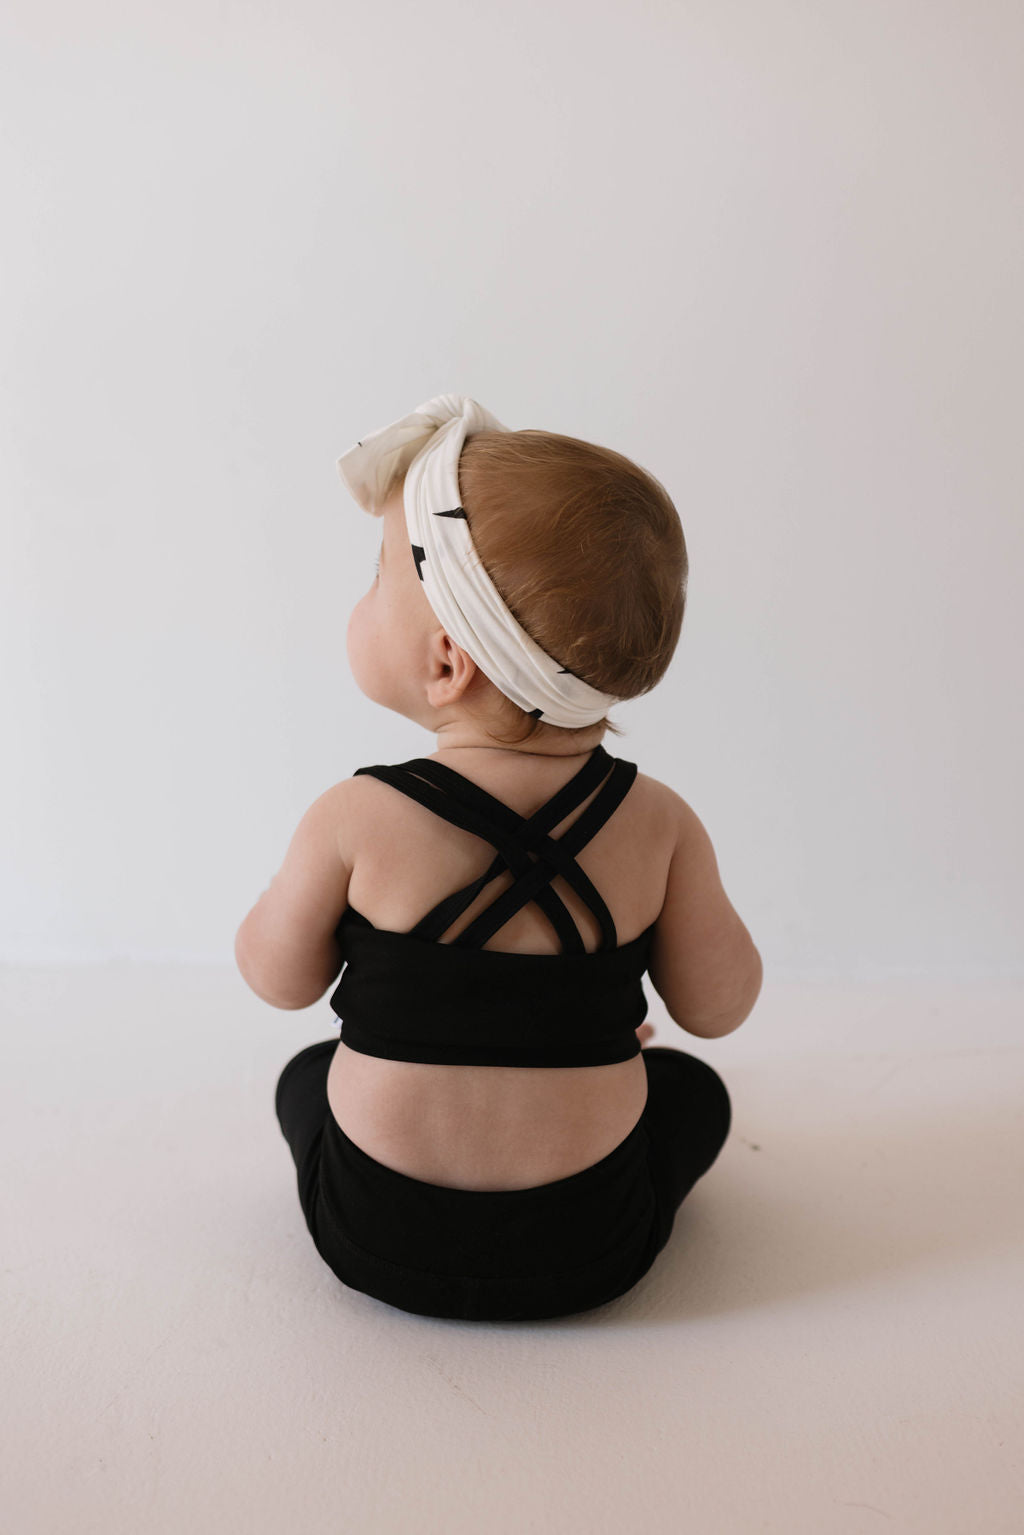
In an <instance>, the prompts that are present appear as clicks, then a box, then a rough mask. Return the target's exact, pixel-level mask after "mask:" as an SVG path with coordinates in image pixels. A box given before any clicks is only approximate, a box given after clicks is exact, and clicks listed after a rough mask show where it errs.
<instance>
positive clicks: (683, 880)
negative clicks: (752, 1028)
mask: <svg viewBox="0 0 1024 1535" xmlns="http://www.w3.org/2000/svg"><path fill="white" fill-rule="evenodd" d="M663 787H664V788H666V789H667V792H668V794H669V796H670V798H671V801H672V803H673V809H674V820H675V827H676V844H675V849H674V851H673V854H672V863H671V865H670V867H669V875H668V886H667V889H666V892H665V904H664V906H663V907H662V910H661V913H660V915H659V917H658V920H657V922H656V924H655V929H654V942H653V944H652V946H651V957H650V963H649V965H648V974H649V975H650V978H651V982H652V984H653V986H654V989H655V991H656V992H657V993H658V995H659V996H660V997H661V999H662V1001H663V1002H664V1003H665V1006H666V1007H667V1008H668V1011H669V1016H670V1017H671V1018H672V1020H673V1022H675V1023H677V1024H678V1025H679V1027H680V1028H681V1029H685V1030H686V1032H687V1033H688V1034H696V1035H697V1036H698V1037H699V1038H702V1039H717V1038H718V1037H719V1036H720V1035H722V1034H731V1033H732V1031H733V1029H738V1028H739V1026H740V1024H741V1023H742V1022H743V1021H744V1019H745V1018H747V1017H748V1015H749V1014H750V1012H751V1011H752V1010H753V1006H754V1003H755V1002H756V1001H757V998H758V996H759V995H760V991H761V983H762V980H763V977H764V967H763V965H762V962H761V955H760V954H759V952H758V950H757V948H756V947H755V945H754V940H753V939H752V938H751V936H750V934H749V932H748V931H747V928H746V926H745V925H744V923H743V920H742V918H741V917H740V915H739V913H738V912H737V911H736V909H735V907H734V906H733V905H732V902H731V901H730V900H729V897H728V896H727V895H726V893H725V890H724V889H723V887H722V880H721V876H720V874H719V872H718V860H717V859H716V857H715V850H714V848H713V847H712V845H711V839H710V837H709V836H708V834H707V832H706V831H705V829H704V827H703V825H702V824H701V821H700V819H699V817H698V816H697V815H696V813H695V812H694V811H693V810H691V808H690V806H689V805H688V804H687V803H686V801H685V800H684V799H682V798H680V796H679V795H678V794H676V792H675V790H673V789H668V787H667V785H663Z"/></svg>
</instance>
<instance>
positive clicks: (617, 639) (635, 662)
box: [348, 430, 688, 754]
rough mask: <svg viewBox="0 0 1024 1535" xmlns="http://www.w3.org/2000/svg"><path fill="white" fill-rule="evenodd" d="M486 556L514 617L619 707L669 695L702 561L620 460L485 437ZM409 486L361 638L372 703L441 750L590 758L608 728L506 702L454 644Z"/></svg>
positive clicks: (543, 442) (661, 502) (351, 648)
mask: <svg viewBox="0 0 1024 1535" xmlns="http://www.w3.org/2000/svg"><path fill="white" fill-rule="evenodd" d="M458 481H459V491H460V497H461V505H462V508H463V509H464V511H465V514H466V522H467V524H468V528H469V532H470V536H471V538H472V542H473V547H474V549H475V550H476V553H477V554H478V556H479V559H480V562H481V564H482V565H483V567H484V569H485V570H486V572H487V575H488V576H489V577H490V580H491V581H492V583H493V585H494V587H495V588H496V589H497V591H498V593H499V594H500V596H501V598H502V600H503V601H504V603H505V606H506V607H507V608H508V609H509V610H510V611H511V613H512V614H513V616H514V617H515V619H516V620H517V622H518V623H519V624H520V625H521V626H522V628H523V629H524V630H525V631H526V633H527V634H528V635H529V636H530V637H531V638H532V639H533V640H534V641H535V642H536V644H537V645H539V646H540V647H541V649H542V650H543V651H545V652H546V653H547V654H548V655H549V656H551V657H552V658H553V659H555V660H556V661H557V662H558V663H559V665H560V666H562V667H565V668H566V669H567V670H568V671H570V672H572V673H573V674H574V675H575V676H577V677H580V678H582V679H583V680H584V681H585V682H587V683H589V684H590V686H591V687H593V688H596V689H598V690H599V691H600V692H603V693H608V694H611V695H613V696H614V697H615V698H619V699H628V698H637V697H640V696H641V695H642V694H644V693H647V692H649V691H650V690H651V689H652V688H653V687H655V686H656V684H657V683H658V682H660V680H661V678H662V677H663V676H664V674H665V672H666V671H667V669H668V666H669V663H670V661H671V659H672V656H673V654H674V652H675V649H676V645H677V644H678V641H679V636H680V632H681V629H682V623H683V613H684V609H685V605H686V584H687V575H688V560H687V552H686V541H685V538H684V536H683V529H682V526H681V524H680V521H679V516H678V513H677V512H676V509H675V507H674V506H673V504H672V501H671V499H670V497H669V495H668V493H667V492H666V491H665V489H664V487H663V486H662V485H661V484H660V482H659V481H657V480H656V479H654V477H653V476H652V475H650V474H648V473H647V472H646V471H645V470H643V469H641V468H640V467H639V466H638V465H637V464H634V463H633V462H631V461H630V460H629V459H628V458H625V457H623V455H622V454H620V453H616V452H614V451H613V450H612V449H610V448H604V447H599V446H597V445H595V444H593V443H589V442H583V441H581V440H580V439H578V438H575V437H564V436H560V435H558V434H556V433H554V432H544V431H536V430H528V431H520V432H509V431H484V432H478V433H476V434H475V435H473V436H471V437H469V438H467V440H466V442H465V443H464V445H463V448H462V452H461V455H460V457H459V461H458ZM403 486H404V477H403V478H400V479H398V480H396V481H395V482H394V484H393V485H392V486H391V488H390V490H389V492H388V495H387V499H386V501H385V502H384V503H383V507H382V513H381V522H382V553H381V559H380V566H379V571H378V575H377V577H376V578H375V580H374V583H373V585H372V587H371V589H370V591H369V592H367V594H366V596H364V597H363V598H362V600H361V601H360V602H359V603H358V604H357V605H356V607H355V609H354V610H353V613H352V616H351V618H350V620H349V626H348V653H349V660H350V663H351V666H352V671H353V675H354V676H355V679H356V681H357V683H358V684H359V686H360V688H361V689H362V690H363V692H364V693H366V694H367V696H368V697H370V698H373V699H375V700H376V701H377V702H378V703H381V704H383V705H384V706H385V707H387V708H391V709H395V710H396V711H397V712H398V713H400V714H403V715H405V716H406V717H407V718H410V719H414V720H416V721H417V723H419V724H422V725H424V726H425V728H426V729H428V730H431V731H435V732H437V735H438V745H439V747H444V746H446V745H448V744H452V745H464V744H465V745H483V746H486V745H490V744H493V745H495V746H505V747H508V746H514V747H516V748H517V749H524V748H525V749H527V750H536V751H551V752H559V753H566V754H572V753H573V752H576V751H585V750H590V749H592V747H593V746H594V745H596V744H597V743H598V742H599V741H600V739H601V737H602V736H603V734H604V732H605V731H606V730H610V731H611V732H612V733H613V734H615V735H621V734H622V731H621V730H620V729H619V727H618V726H616V725H614V724H613V723H612V721H611V720H610V719H609V718H608V716H607V715H606V716H605V717H604V718H603V719H601V720H598V721H597V722H596V723H594V724H590V725H586V726H581V727H579V728H577V729H569V728H566V727H563V726H558V725H552V724H550V723H545V722H542V721H541V720H539V719H536V718H534V717H532V716H531V715H529V714H527V712H526V711H525V710H524V709H522V708H520V707H519V705H518V704H516V703H515V702H514V701H513V700H512V699H510V698H508V697H507V696H506V695H505V694H503V693H501V692H500V691H499V690H498V688H497V687H495V685H494V684H493V683H492V682H491V681H490V679H489V678H487V677H486V676H485V675H484V673H483V671H482V670H481V669H480V667H479V666H477V665H476V663H475V662H474V661H473V660H472V658H471V657H470V656H469V655H468V654H467V653H466V651H465V650H463V649H462V648H461V647H460V646H458V645H457V644H456V643H455V642H454V640H452V638H451V637H450V636H449V635H448V634H447V633H446V632H445V629H444V626H443V624H442V623H441V622H440V620H439V619H438V617H437V615H436V614H435V613H434V611H433V609H432V608H431V605H430V603H429V602H428V600H427V597H426V594H425V592H424V589H423V584H422V581H421V579H420V576H419V574H418V572H417V568H416V559H415V557H414V554H413V550H412V546H411V544H410V539H409V535H408V530H407V526H406V517H405V510H404V503H403Z"/></svg>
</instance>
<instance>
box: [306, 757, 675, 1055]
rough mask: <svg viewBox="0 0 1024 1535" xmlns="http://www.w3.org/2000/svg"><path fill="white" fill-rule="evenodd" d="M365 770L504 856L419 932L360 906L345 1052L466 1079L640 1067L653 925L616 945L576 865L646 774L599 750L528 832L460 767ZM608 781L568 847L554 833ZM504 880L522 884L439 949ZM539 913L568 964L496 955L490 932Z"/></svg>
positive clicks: (544, 957) (354, 925) (345, 944)
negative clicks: (473, 1074) (579, 903)
mask: <svg viewBox="0 0 1024 1535" xmlns="http://www.w3.org/2000/svg"><path fill="white" fill-rule="evenodd" d="M609 767H610V768H611V772H609V771H608V770H609ZM356 771H357V774H359V773H370V774H372V776H373V777H374V778H379V779H381V780H382V781H383V782H384V783H389V784H391V785H392V786H393V787H394V788H396V789H399V790H401V792H402V793H403V794H408V795H409V796H410V797H411V798H412V799H415V800H418V801H419V803H420V804H421V805H424V806H426V808H427V809H428V810H432V811H433V812H434V813H435V815H439V816H441V817H443V818H444V819H445V820H446V821H449V822H451V824H452V825H454V826H461V827H464V828H465V829H466V830H467V831H471V832H474V833H475V834H476V835H477V836H480V837H483V838H485V839H486V840H487V841H488V842H490V843H492V844H493V846H494V847H495V848H497V850H498V853H497V856H496V857H495V859H494V861H493V862H492V863H491V865H490V867H489V868H488V869H486V870H485V871H484V873H483V874H481V875H480V878H479V879H476V880H474V881H473V882H472V884H470V885H467V886H466V887H465V888H464V889H462V890H457V891H455V892H454V893H453V894H452V895H448V896H445V897H444V898H443V899H442V900H441V901H439V902H438V904H437V905H436V906H435V907H434V908H433V909H432V910H431V911H429V912H427V914H426V916H424V917H421V918H420V920H419V922H417V924H416V926H415V927H414V928H412V929H411V931H410V932H407V933H395V932H390V931H388V930H387V929H386V928H377V927H374V926H373V924H372V923H371V922H369V921H368V920H367V918H366V917H364V916H363V915H362V913H361V912H358V911H356V910H355V908H354V907H352V906H349V907H348V908H347V909H346V911H345V913H344V915H343V916H342V918H341V921H340V922H339V923H338V926H337V928H336V930H335V933H336V936H337V938H338V940H339V944H340V947H341V953H342V957H343V958H344V960H345V966H344V969H343V971H342V974H341V979H340V980H339V982H338V985H337V987H336V988H335V990H334V992H333V993H332V995H331V1007H332V1008H333V1009H334V1011H335V1013H337V1015H338V1017H339V1018H340V1019H341V1020H342V1024H341V1030H340V1034H341V1039H342V1040H343V1041H344V1043H345V1044H346V1045H348V1046H349V1048H350V1049H352V1050H358V1051H359V1052H360V1053H361V1054H363V1055H377V1056H383V1057H384V1058H385V1059H387V1060H398V1061H429V1062H433V1063H435V1064H446V1065H460V1066H599V1065H607V1064H609V1063H611V1062H614V1061H625V1060H629V1059H630V1057H631V1056H634V1055H638V1054H639V1052H640V1042H639V1040H638V1039H637V1035H636V1030H637V1028H638V1027H639V1025H640V1024H641V1023H642V1022H643V1020H644V1018H645V1017H646V1016H647V998H646V996H645V994H644V988H643V985H642V981H641V977H642V976H643V973H644V971H645V970H646V969H647V964H648V958H649V954H650V946H651V941H652V938H653V934H654V923H653V922H652V923H651V925H650V927H648V928H645V930H644V931H643V932H642V933H640V934H639V935H638V936H637V937H636V938H634V939H633V940H632V941H631V942H630V943H626V944H623V945H622V946H621V947H620V946H618V939H617V935H616V931H615V924H614V922H613V921H612V917H611V913H610V912H609V910H608V908H607V906H606V905H605V903H604V901H603V900H602V899H601V896H600V895H599V894H598V892H597V890H596V889H595V887H594V885H593V884H592V883H591V881H590V880H589V879H588V877H587V875H586V874H585V873H584V872H583V870H582V869H581V868H580V866H579V864H578V863H577V862H576V858H575V854H577V853H578V852H579V851H580V849H581V848H582V847H585V846H586V844H587V843H588V842H589V841H590V839H591V838H592V837H593V836H594V835H595V834H596V833H597V832H598V831H599V830H600V828H601V827H602V826H603V825H604V823H605V821H607V820H608V818H609V816H610V815H611V814H612V813H613V811H614V810H615V809H616V808H617V806H618V805H619V804H620V802H621V801H622V799H623V798H624V797H625V795H626V793H627V791H628V790H629V788H630V786H631V785H632V783H633V780H634V779H635V777H636V772H637V769H636V764H635V763H633V762H624V761H622V760H621V759H619V758H616V757H612V756H610V755H609V753H608V752H606V751H605V749H604V747H603V746H598V747H596V748H595V750H594V751H593V752H592V753H591V755H590V756H589V757H588V759H587V761H586V762H585V763H584V765H583V766H582V767H581V768H580V770H579V772H578V773H576V774H575V776H574V777H572V778H570V780H569V782H568V783H567V784H564V785H563V787H562V788H561V789H560V790H559V791H558V792H557V793H556V794H555V795H554V796H553V797H552V798H551V799H550V800H548V802H547V803H546V804H545V805H542V806H541V808H540V809H539V810H538V811H536V812H535V814H534V815H532V816H530V817H529V818H528V819H527V818H525V817H523V816H520V815H518V814H517V813H516V812H515V811H514V810H511V809H510V808H509V806H508V805H505V804H504V803H503V802H502V801H501V800H498V799H495V798H494V797H493V795H490V794H488V793H486V791H485V790H483V789H481V788H480V787H479V785H477V784H474V783H471V782H470V780H469V779H468V778H464V777H463V776H462V774H461V773H457V772H456V771H455V770H454V769H453V768H450V767H448V766H447V765H445V764H444V763H441V762H433V761H431V760H430V759H429V758H426V757H413V758H412V759H411V760H410V761H408V762H403V763H399V764H396V765H395V766H382V765H377V766H374V767H361V768H358V769H357V770H356ZM606 775H607V777H606ZM602 779H605V782H604V783H603V784H602V786H601V788H600V790H599V792H598V793H597V794H596V795H595V797H594V800H593V802H592V803H591V804H590V805H588V807H587V809H586V810H585V811H584V812H583V814H582V815H580V816H578V817H577V818H576V820H575V821H574V822H573V823H572V825H571V826H570V827H569V828H568V830H567V831H566V832H564V833H563V834H562V836H561V837H559V838H558V839H557V841H556V840H554V839H552V838H551V837H549V836H548V830H549V828H550V827H552V826H557V825H559V824H560V822H562V821H563V820H564V819H565V817H566V816H567V815H568V814H569V812H570V811H571V810H573V809H574V808H575V807H576V806H577V805H579V804H581V803H582V801H583V800H585V799H586V798H587V796H588V795H589V794H591V793H593V791H594V789H595V788H596V787H597V785H598V784H599V783H601V780H602ZM531 852H532V853H536V854H537V860H536V862H535V861H534V860H533V859H532V858H531V857H530V854H531ZM506 870H511V872H512V874H513V876H514V878H513V882H512V884H511V885H510V886H509V888H508V889H507V890H505V891H503V892H502V894H501V895H499V896H497V897H496V898H495V900H494V901H492V903H491V904H490V906H488V907H486V908H485V910H484V911H482V912H481V913H480V914H479V916H477V917H476V918H475V919H474V920H473V921H472V922H471V923H470V924H469V926H468V927H466V928H465V930H464V931H463V932H461V933H459V935H458V936H457V937H456V938H454V939H453V940H452V941H451V942H450V943H439V942H438V939H439V938H440V937H441V936H442V935H443V934H444V933H445V932H446V931H447V930H448V928H449V927H450V926H451V924H452V923H453V922H454V921H455V920H456V918H457V917H459V916H460V915H461V913H462V912H464V911H465V910H466V908H467V907H468V906H469V905H470V904H471V902H472V901H473V900H475V898H476V896H477V895H478V894H479V892H480V891H481V890H482V889H483V888H484V886H485V885H487V884H489V883H490V882H491V881H492V880H494V879H497V877H498V876H499V875H500V874H502V873H504V872H505V871H506ZM556 874H561V875H562V876H563V878H564V879H565V880H566V881H567V883H568V884H570V885H571V886H572V888H573V889H574V890H575V891H576V892H577V893H578V894H579V895H580V896H581V897H582V898H583V899H584V900H585V901H586V903H587V905H588V906H589V907H590V909H591V910H592V911H593V913H594V915H595V916H596V917H597V919H598V922H599V923H600V926H601V946H600V947H599V948H598V949H597V950H596V951H595V952H594V953H592V954H588V953H587V950H586V948H585V947H584V944H583V939H582V938H581V936H580V932H579V929H578V928H577V926H576V924H575V922H574V921H573V919H572V916H571V914H570V912H569V910H568V908H567V907H566V905H565V903H564V902H563V901H562V900H561V899H560V898H559V897H558V896H557V895H556V893H555V892H554V891H553V890H552V889H551V880H552V878H553V877H554V876H555V875H556ZM531 900H532V901H536V903H537V905H538V906H539V907H540V908H541V910H542V911H543V912H544V914H545V916H546V917H547V918H548V919H549V921H550V922H551V925H552V927H553V928H554V929H555V932H556V933H557V934H558V937H559V938H560V940H561V943H562V953H561V954H518V953H511V952H507V951H504V950H498V949H484V948H483V947H482V945H483V944H484V943H485V942H486V941H487V939H488V938H489V937H490V936H491V935H492V933H495V932H497V931H498V929H499V928H500V927H502V926H504V924H505V923H506V922H507V921H508V920H509V918H510V917H511V916H512V915H513V913H514V912H516V911H518V910H519V908H520V907H521V906H524V905H526V903H527V902H528V901H531Z"/></svg>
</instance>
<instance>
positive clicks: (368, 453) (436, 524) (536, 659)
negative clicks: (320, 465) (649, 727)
mask: <svg viewBox="0 0 1024 1535" xmlns="http://www.w3.org/2000/svg"><path fill="white" fill-rule="evenodd" d="M508 430H509V428H508V427H506V426H503V425H502V423H501V422H500V421H499V420H498V419H497V417H495V416H492V415H491V413H490V411H489V410H485V409H484V407H483V406H482V405H478V404H477V402H476V400H471V399H469V398H468V396H466V395H462V394H439V395H437V396H436V397H435V398H434V399H432V400H427V401H426V403H425V404H423V405H418V406H417V407H416V409H415V410H414V411H413V412H412V413H411V414H410V415H408V416H402V418H401V419H400V420H398V421H393V422H392V423H391V425H390V426H383V427H381V428H380V429H379V430H378V431H376V432H371V433H370V434H369V436H367V437H364V438H363V439H362V441H361V442H358V443H357V444H356V446H355V447H354V448H350V449H349V450H348V452H347V453H343V454H342V455H341V457H340V458H339V459H338V473H339V474H340V476H341V478H342V479H343V480H344V482H345V484H346V486H347V487H348V489H349V491H350V492H351V494H352V495H353V496H354V498H355V500H356V501H357V502H358V503H359V505H360V506H361V507H363V509H364V510H365V511H367V512H369V513H370V514H371V515H372V516H374V517H379V516H381V514H382V512H383V503H384V502H385V501H386V500H387V497H388V492H389V490H390V488H391V486H392V485H393V484H394V482H395V480H396V479H397V478H398V477H399V476H400V475H402V474H404V475H405V485H404V494H403V502H404V506H405V524H406V529H407V531H408V534H409V541H410V543H411V545H412V553H413V558H414V559H415V561H416V570H417V572H418V574H419V578H420V580H421V581H422V583H423V590H424V593H425V594H426V598H427V601H428V602H429V603H430V606H431V608H432V609H433V610H434V613H435V614H436V615H437V617H438V619H439V620H440V622H441V623H442V624H443V625H444V630H445V633H446V634H448V635H450V636H451V638H452V639H453V640H454V641H455V643H456V645H459V646H461V648H462V649H463V650H464V651H465V652H466V654H467V655H469V656H471V657H472V659H473V660H474V661H475V662H476V664H477V666H479V668H480V670H481V671H482V672H483V673H484V675H485V676H486V677H488V678H489V679H490V680H491V682H493V683H494V685H495V687H496V688H498V689H499V691H500V692H502V693H504V694H505V696H506V697H507V698H511V699H512V701H513V703H516V704H518V705H519V707H520V708H521V709H525V711H526V713H527V714H529V715H532V716H535V717H536V718H537V719H539V720H541V721H542V722H543V723H544V724H547V725H561V726H563V727H567V728H570V729H579V728H580V727H581V726H585V725H593V724H594V723H595V722H596V721H597V720H599V719H602V718H603V717H604V715H605V714H606V713H607V712H608V710H609V708H610V707H611V706H612V704H616V703H619V702H620V700H619V699H618V698H615V697H613V696H612V695H611V694H609V693H601V692H599V691H598V689H597V688H592V687H591V686H590V685H589V683H586V682H584V681H583V679H582V678H581V677H576V676H574V675H573V673H572V672H570V671H568V670H567V669H566V668H565V667H564V666H559V664H558V662H557V661H555V660H553V659H552V657H551V656H549V655H548V654H547V653H546V652H545V651H543V650H542V649H541V648H540V646H539V645H538V644H537V643H536V642H535V641H534V640H532V639H531V638H530V636H529V635H528V634H527V632H526V630H525V629H524V628H523V627H522V626H521V625H520V624H519V622H518V621H517V620H516V619H515V618H514V617H513V615H512V613H511V612H510V611H509V609H508V608H507V607H506V606H505V603H504V601H503V599H502V597H501V595H500V594H499V592H498V589H497V587H496V586H495V585H494V583H493V582H492V580H491V578H490V576H489V575H488V574H487V572H486V570H485V569H484V567H483V563H482V561H481V560H480V557H479V555H478V554H477V552H476V549H475V547H474V545H473V540H472V538H471V537H470V532H469V522H468V520H467V518H466V513H465V510H464V509H463V507H462V504H461V496H460V493H459V473H458V469H459V455H460V453H461V452H462V445H463V443H464V442H465V441H466V439H467V438H468V437H472V436H473V435H474V434H475V433H476V432H492V431H498V432H507V431H508Z"/></svg>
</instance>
